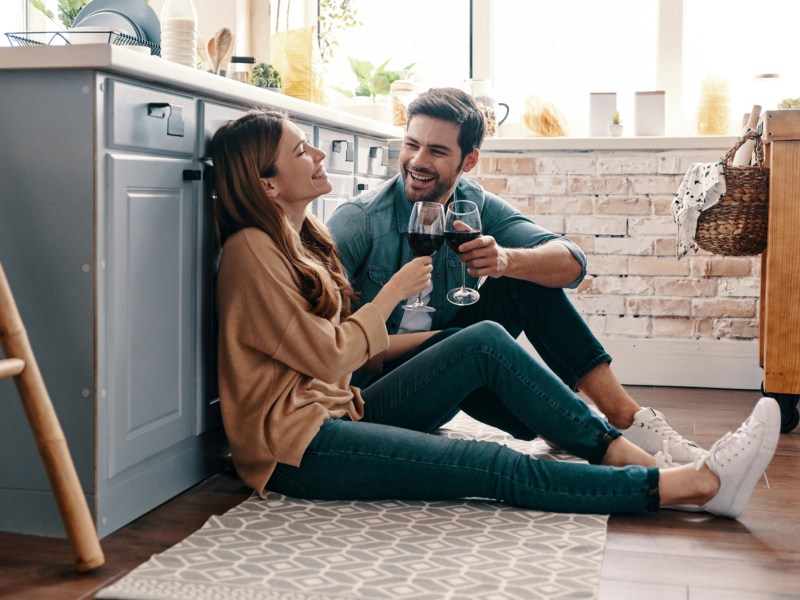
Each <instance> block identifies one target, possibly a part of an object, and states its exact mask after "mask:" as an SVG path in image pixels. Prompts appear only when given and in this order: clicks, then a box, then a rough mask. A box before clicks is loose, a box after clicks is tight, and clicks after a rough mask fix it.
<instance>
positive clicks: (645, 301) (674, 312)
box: [625, 297, 692, 317]
mask: <svg viewBox="0 0 800 600" xmlns="http://www.w3.org/2000/svg"><path fill="white" fill-rule="evenodd" d="M691 309H692V301H691V300H690V299H689V298H652V297H647V298H641V297H638V298H637V297H631V298H625V310H626V311H627V314H629V315H656V316H673V317H688V316H689V315H690V314H691Z"/></svg>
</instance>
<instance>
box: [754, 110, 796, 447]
mask: <svg viewBox="0 0 800 600" xmlns="http://www.w3.org/2000/svg"><path fill="white" fill-rule="evenodd" d="M764 141H765V147H766V164H767V165H768V166H769V226H768V232H767V249H766V251H765V252H764V253H763V254H762V256H761V304H760V323H759V324H760V327H761V335H760V337H759V342H760V344H759V350H760V352H759V359H760V364H761V366H762V367H763V368H764V382H763V385H762V388H763V390H764V391H765V392H766V393H767V395H769V396H772V397H774V398H775V399H776V400H777V401H778V403H779V404H780V407H781V431H784V432H786V431H791V430H793V429H794V428H796V427H797V425H798V423H800V411H798V401H799V400H800V333H798V332H800V304H798V302H797V298H798V296H800V241H799V240H798V237H797V231H798V228H800V110H777V111H767V112H766V116H765V119H764Z"/></svg>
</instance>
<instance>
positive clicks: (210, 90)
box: [0, 44, 403, 139]
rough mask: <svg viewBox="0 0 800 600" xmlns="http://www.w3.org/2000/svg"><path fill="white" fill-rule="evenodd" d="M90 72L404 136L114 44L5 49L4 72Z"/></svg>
mask: <svg viewBox="0 0 800 600" xmlns="http://www.w3.org/2000/svg"><path fill="white" fill-rule="evenodd" d="M52 69H56V70H61V69H76V70H78V69H88V70H94V71H102V72H105V73H110V74H116V75H122V76H126V77H131V78H134V79H139V80H142V81H147V82H152V83H156V84H162V85H165V86H169V87H171V88H173V89H176V90H180V91H184V92H187V93H196V94H201V95H203V96H206V97H209V98H212V99H217V100H220V101H227V102H231V103H234V104H243V105H245V106H248V105H253V106H270V107H272V108H277V109H282V110H285V111H286V112H287V113H288V114H289V115H291V116H292V117H296V118H299V119H307V120H313V121H314V122H315V123H318V124H320V125H326V126H330V127H346V128H347V130H349V131H354V132H356V133H361V134H364V135H373V136H377V137H381V138H387V139H393V138H400V137H402V135H403V130H402V129H400V128H399V127H395V126H394V125H391V124H388V123H381V122H380V121H374V120H372V119H367V118H364V117H360V116H358V115H353V114H351V113H348V112H344V111H340V110H336V109H333V108H330V107H328V106H323V105H320V104H314V103H312V102H306V101H304V100H299V99H297V98H292V97H291V96H286V95H284V94H279V93H275V92H272V91H268V90H264V89H261V88H257V87H255V86H252V85H250V84H247V83H241V82H239V81H235V80H233V79H227V78H225V77H221V76H219V75H213V74H211V73H207V72H205V71H201V70H198V69H192V68H190V67H186V66H184V65H179V64H177V63H173V62H170V61H167V60H164V59H162V58H160V57H157V56H149V55H146V54H141V53H138V52H134V51H131V50H130V49H128V48H125V47H124V46H115V45H111V44H73V45H68V46H19V47H17V46H14V47H4V48H0V70H52Z"/></svg>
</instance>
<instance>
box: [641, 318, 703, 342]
mask: <svg viewBox="0 0 800 600" xmlns="http://www.w3.org/2000/svg"><path fill="white" fill-rule="evenodd" d="M652 326H653V327H652V336H653V337H654V338H688V339H698V338H701V337H710V335H711V332H712V330H711V322H710V321H709V320H708V319H688V318H677V317H653V321H652Z"/></svg>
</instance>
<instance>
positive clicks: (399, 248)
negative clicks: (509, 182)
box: [327, 88, 701, 463]
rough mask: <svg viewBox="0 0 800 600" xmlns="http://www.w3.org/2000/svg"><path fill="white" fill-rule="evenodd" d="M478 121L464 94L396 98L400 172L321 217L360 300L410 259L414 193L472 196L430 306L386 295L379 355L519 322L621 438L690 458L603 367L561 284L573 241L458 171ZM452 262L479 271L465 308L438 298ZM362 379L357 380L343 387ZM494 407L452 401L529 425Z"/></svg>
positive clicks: (450, 283)
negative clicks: (466, 228)
mask: <svg viewBox="0 0 800 600" xmlns="http://www.w3.org/2000/svg"><path fill="white" fill-rule="evenodd" d="M484 127H485V124H484V119H483V116H482V114H481V111H480V109H479V108H478V106H477V105H476V104H475V102H474V101H473V100H472V98H471V97H470V96H469V95H468V94H466V93H465V92H462V91H461V90H458V89H456V88H433V89H431V90H429V91H428V92H426V93H424V94H422V95H421V96H419V97H418V98H417V99H416V100H414V101H413V102H412V103H411V104H410V105H409V107H408V125H407V132H406V136H405V138H404V139H403V143H402V147H401V149H400V156H399V166H400V173H399V174H398V175H396V176H395V177H393V178H392V179H390V180H389V181H388V182H386V183H385V184H384V185H382V186H381V187H379V188H377V189H376V190H373V191H370V192H366V193H364V194H361V195H360V196H358V197H357V198H356V199H355V200H354V201H352V202H348V203H345V204H343V205H342V206H341V207H339V209H337V210H336V212H334V214H333V215H332V216H331V218H330V219H329V220H328V223H327V225H328V227H329V228H330V230H331V232H332V234H333V236H334V238H335V240H336V243H337V246H338V248H339V251H340V253H341V258H342V262H343V264H344V267H345V269H346V270H347V273H348V275H349V277H350V280H351V282H352V283H353V286H354V287H355V289H356V291H357V292H358V293H359V301H360V302H369V301H370V300H371V299H372V298H374V297H375V295H376V294H377V293H378V291H379V290H380V288H381V286H382V285H383V284H384V283H386V281H388V280H389V278H390V277H391V275H392V274H393V273H394V272H396V271H397V270H398V269H399V268H400V267H401V266H402V265H403V264H405V263H406V262H408V261H410V260H411V259H412V258H413V255H412V252H411V248H410V246H409V245H408V239H407V228H408V219H409V216H410V214H411V206H412V204H413V203H414V202H419V201H431V202H439V203H441V204H443V205H445V206H446V205H447V203H448V202H449V201H450V200H452V199H458V200H471V201H473V202H475V203H476V204H477V205H478V208H479V210H480V213H481V221H482V235H481V236H480V237H479V238H477V239H475V240H471V241H469V242H466V243H464V244H462V245H461V246H460V247H459V253H460V255H459V254H457V253H454V252H452V251H450V250H448V249H446V248H445V247H443V248H442V250H440V251H439V252H437V253H436V254H435V255H434V272H433V278H432V282H433V283H432V286H430V287H429V288H428V289H427V290H425V291H424V292H423V298H424V299H425V301H426V303H428V304H430V305H431V306H432V307H434V308H435V309H436V312H433V313H425V312H412V311H405V310H403V308H402V306H401V305H398V306H397V307H396V308H395V310H394V312H393V313H392V315H391V317H390V318H389V320H388V321H387V323H386V325H387V328H388V330H389V334H390V335H392V336H393V337H392V346H390V350H389V353H390V354H389V356H390V357H396V356H401V358H399V359H397V360H399V361H404V360H408V359H410V358H411V357H413V356H414V355H415V354H418V353H419V352H420V351H421V350H422V349H424V348H425V347H427V345H429V344H431V343H435V341H437V340H438V339H439V337H441V335H446V332H445V333H442V334H438V335H437V336H436V337H434V335H435V332H437V331H439V330H443V329H445V328H459V327H466V326H468V325H470V324H472V323H476V322H479V321H482V320H487V319H488V320H492V321H496V322H498V323H500V324H501V325H503V327H505V328H506V330H507V331H508V332H509V333H510V334H511V335H512V336H514V337H515V338H516V337H518V336H519V334H520V333H522V332H524V333H525V335H526V337H527V338H528V340H529V341H530V342H531V344H532V345H533V346H534V348H535V349H536V351H537V352H538V353H539V355H540V356H541V357H542V359H543V360H544V362H545V363H546V364H547V365H548V366H549V367H550V369H552V370H553V372H555V374H556V375H558V376H559V377H560V378H561V380H562V381H563V382H564V383H565V384H566V385H568V386H569V387H570V388H572V389H573V390H580V391H581V392H583V393H584V394H585V395H586V396H587V397H588V398H589V399H590V400H592V402H594V404H595V405H596V406H597V408H598V409H599V410H600V411H601V412H602V413H603V414H604V415H605V416H606V418H607V419H608V421H609V422H610V423H611V424H612V425H614V426H615V427H617V428H618V429H620V430H622V432H623V435H625V436H626V437H628V438H629V439H630V440H631V441H632V442H634V443H635V444H637V445H639V446H640V447H641V448H643V449H644V450H646V451H647V452H649V453H651V454H655V453H657V452H659V451H664V452H665V454H667V455H669V456H671V458H672V460H673V461H674V462H676V463H685V462H691V461H692V460H694V458H695V457H696V456H697V455H698V454H699V453H700V452H701V448H700V447H699V446H697V444H695V443H693V442H689V441H688V440H685V439H684V438H683V437H682V436H681V435H680V434H678V433H677V432H676V431H675V430H674V429H672V427H670V425H669V424H668V423H667V422H666V420H665V419H664V416H663V415H662V414H661V413H660V412H658V411H655V410H653V409H651V408H642V407H641V406H639V404H638V403H637V402H636V401H635V400H634V399H633V398H631V396H630V395H629V394H628V393H627V392H626V391H625V389H624V388H623V387H622V385H621V384H620V383H619V381H618V380H617V378H616V376H615V375H614V373H613V371H612V370H611V368H610V366H609V364H610V362H611V357H610V356H609V355H608V354H607V353H606V352H605V350H604V349H603V347H602V345H601V344H600V342H599V341H598V340H597V339H596V338H595V337H594V335H593V334H592V332H591V331H590V330H589V328H588V327H587V325H586V323H585V322H584V321H583V319H582V318H581V316H580V314H579V313H578V312H577V311H576V310H575V309H574V307H573V306H572V304H571V302H570V301H569V299H568V297H567V295H566V294H565V293H564V290H563V288H574V287H576V286H577V285H578V284H579V283H580V282H581V281H582V279H583V277H584V276H585V274H586V257H585V256H584V254H583V252H582V251H581V250H580V248H578V247H577V246H576V245H575V244H574V243H573V242H571V241H570V240H568V239H566V238H564V237H562V236H559V235H556V234H553V233H551V232H549V231H547V230H545V229H543V228H541V227H539V226H537V225H536V224H534V223H533V222H532V221H531V220H530V219H528V218H526V217H524V216H522V215H521V214H520V213H519V211H517V210H516V209H514V208H513V207H511V206H510V205H509V204H508V203H506V202H505V201H503V200H502V199H501V198H499V197H498V196H496V195H494V194H491V193H489V192H486V191H485V190H484V189H483V188H481V186H480V185H478V184H477V183H475V182H473V181H470V180H468V179H465V178H463V177H462V175H463V174H464V173H468V172H469V171H471V170H472V169H473V168H474V167H475V165H476V164H477V163H478V157H479V154H480V152H479V148H480V145H481V143H482V142H483V137H484ZM462 260H463V261H464V262H465V264H466V266H467V281H468V283H467V284H468V285H470V286H471V287H473V288H474V287H476V285H477V283H478V281H479V280H480V278H483V277H485V278H486V280H485V282H484V284H483V285H482V286H481V287H480V296H481V297H480V300H479V301H478V302H477V303H476V304H473V305H471V306H466V307H459V306H455V305H453V304H451V303H449V302H448V301H447V300H446V297H445V296H446V294H447V291H448V290H450V289H452V288H454V287H456V286H457V285H459V284H460V282H461V261H462ZM410 301H413V299H411V300H410ZM394 334H397V335H394ZM393 366H394V365H393V363H391V362H390V363H387V365H386V367H387V368H389V369H390V368H392V367H393ZM510 368H513V365H510ZM362 381H363V380H361V381H360V380H359V379H358V378H357V379H356V380H355V381H354V385H359V384H361V382H362ZM532 383H533V384H535V382H532ZM478 396H479V395H478ZM499 406H501V405H500V403H493V402H490V401H487V399H486V398H485V397H477V396H476V397H475V398H468V399H467V400H466V401H465V402H464V405H463V406H462V408H463V410H464V411H465V412H467V413H468V414H473V415H475V413H476V412H480V413H481V419H482V420H484V422H489V420H490V419H491V420H492V424H494V425H496V426H497V427H499V428H501V429H503V430H505V431H507V432H509V433H512V434H513V435H515V436H517V437H521V438H526V436H527V438H526V439H530V438H531V437H532V436H535V435H536V432H530V431H528V432H526V431H521V430H520V429H519V424H518V423H517V421H516V419H515V417H514V416H513V415H511V414H503V413H502V411H501V409H500V408H498V407H499ZM489 413H491V414H489Z"/></svg>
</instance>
